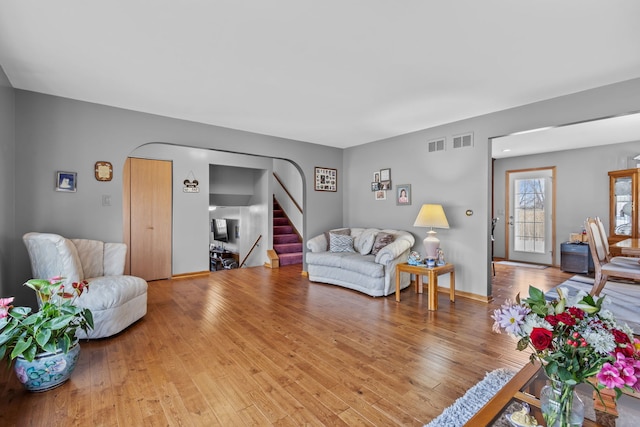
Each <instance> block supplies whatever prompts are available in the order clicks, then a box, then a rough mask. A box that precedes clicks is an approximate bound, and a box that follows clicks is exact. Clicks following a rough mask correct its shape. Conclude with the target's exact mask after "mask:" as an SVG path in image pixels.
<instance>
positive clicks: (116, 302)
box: [76, 276, 147, 311]
mask: <svg viewBox="0 0 640 427" xmlns="http://www.w3.org/2000/svg"><path fill="white" fill-rule="evenodd" d="M87 280H88V282H89V290H88V291H87V292H83V293H82V295H80V296H79V297H78V299H77V300H76V304H77V305H78V306H80V307H84V308H88V309H91V310H92V311H100V310H108V309H110V308H113V307H118V306H121V305H123V304H124V303H126V302H127V301H129V300H132V299H134V298H136V297H138V296H140V295H142V294H145V293H146V292H147V282H146V281H144V280H143V279H141V278H139V277H135V276H101V277H93V278H89V279H87Z"/></svg>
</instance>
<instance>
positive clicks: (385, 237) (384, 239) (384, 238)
mask: <svg viewBox="0 0 640 427" xmlns="http://www.w3.org/2000/svg"><path fill="white" fill-rule="evenodd" d="M395 238H396V237H395V236H394V235H393V234H389V233H378V235H377V236H376V241H375V242H373V249H371V253H372V254H373V255H375V254H377V253H378V252H380V249H382V248H384V247H385V246H387V245H388V244H389V243H391V242H393V241H394V240H395Z"/></svg>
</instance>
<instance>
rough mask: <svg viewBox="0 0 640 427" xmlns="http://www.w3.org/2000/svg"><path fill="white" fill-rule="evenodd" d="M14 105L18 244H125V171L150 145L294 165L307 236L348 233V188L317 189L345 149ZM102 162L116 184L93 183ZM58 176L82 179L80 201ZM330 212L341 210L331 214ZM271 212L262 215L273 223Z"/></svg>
mask: <svg viewBox="0 0 640 427" xmlns="http://www.w3.org/2000/svg"><path fill="white" fill-rule="evenodd" d="M15 97H16V102H15V105H16V107H15V110H16V113H15V117H16V120H15V123H16V153H15V164H16V165H17V166H16V169H15V176H16V180H17V182H20V183H21V184H20V187H21V188H24V189H28V191H20V192H17V194H16V196H15V206H16V210H17V211H19V212H21V214H20V216H18V217H17V218H16V220H15V227H14V229H15V231H16V235H18V236H21V235H22V234H23V233H25V232H27V231H48V232H54V233H59V234H62V235H65V236H69V237H84V238H94V239H100V240H106V241H122V238H123V236H122V167H123V164H124V161H125V159H126V158H127V156H129V155H130V154H131V153H132V152H133V151H134V150H135V149H136V148H137V147H140V146H142V145H144V144H148V143H151V142H162V143H170V144H176V145H184V146H189V147H196V148H209V149H216V150H221V151H227V152H236V153H250V154H252V155H258V156H266V157H276V158H285V159H289V160H291V161H292V162H294V163H296V164H297V165H298V166H299V168H300V170H301V172H302V173H303V174H304V182H305V200H304V204H305V211H306V212H307V217H306V224H305V229H306V232H307V233H308V234H311V235H314V234H317V233H320V232H322V231H324V230H326V229H328V228H332V227H339V226H341V225H342V200H343V197H342V188H340V190H339V191H338V192H337V193H325V192H322V193H320V192H314V191H313V186H312V185H313V179H312V177H313V168H314V166H318V165H323V166H329V167H335V168H337V169H338V170H339V171H342V150H341V149H337V148H331V147H325V146H320V145H316V144H308V143H303V142H299V141H292V140H287V139H283V138H276V137H271V136H267V135H259V134H254V133H249V132H242V131H237V130H232V129H226V128H220V127H216V126H210V125H203V124H198V123H193V122H187V121H183V120H175V119H170V118H166V117H160V116H154V115H151V114H145V113H139V112H134V111H129V110H123V109H118V108H112V107H107V106H102V105H97V104H91V103H86V102H80V101H74V100H70V99H65V98H59V97H55V96H49V95H43V94H39V93H34V92H27V91H21V90H16V91H15ZM99 160H106V161H110V162H111V163H112V164H113V166H114V179H113V180H112V181H110V182H98V181H96V180H95V178H94V177H93V167H94V164H95V162H96V161H99ZM57 170H63V171H75V172H77V173H78V192H77V193H59V192H55V191H54V190H53V181H54V176H55V172H56V171H57ZM206 181H207V180H206V179H204V182H206ZM201 182H202V181H201ZM102 195H110V196H111V201H112V203H111V206H108V207H103V206H102V198H101V197H102ZM327 205H332V206H334V207H335V208H334V209H333V210H332V211H331V212H327V211H326V209H325V208H324V207H325V206H327ZM267 211H268V209H262V210H261V213H262V214H265V215H271V214H270V213H269V212H267ZM205 215H206V211H205ZM207 236H208V235H205V239H206V238H207ZM269 239H270V236H269ZM207 244H208V243H205V244H204V247H206V245H207ZM13 249H14V250H15V257H16V260H15V261H16V265H17V272H18V273H17V275H18V278H19V279H20V280H24V279H26V278H28V277H29V276H30V267H29V261H28V256H27V253H26V249H25V248H24V245H22V244H19V245H15V247H14V248H13Z"/></svg>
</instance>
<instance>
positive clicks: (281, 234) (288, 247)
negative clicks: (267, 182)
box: [273, 198, 302, 265]
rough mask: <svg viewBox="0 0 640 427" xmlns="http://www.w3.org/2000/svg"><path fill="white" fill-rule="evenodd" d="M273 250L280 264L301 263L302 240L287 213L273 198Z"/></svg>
mask: <svg viewBox="0 0 640 427" xmlns="http://www.w3.org/2000/svg"><path fill="white" fill-rule="evenodd" d="M273 250H274V251H275V252H276V254H278V257H279V258H280V265H293V264H302V242H301V241H300V237H299V236H298V235H297V234H296V231H295V229H294V228H293V225H291V222H290V221H289V218H287V215H286V214H285V213H284V211H283V210H282V209H281V208H280V205H279V204H278V201H277V200H276V199H275V198H274V199H273Z"/></svg>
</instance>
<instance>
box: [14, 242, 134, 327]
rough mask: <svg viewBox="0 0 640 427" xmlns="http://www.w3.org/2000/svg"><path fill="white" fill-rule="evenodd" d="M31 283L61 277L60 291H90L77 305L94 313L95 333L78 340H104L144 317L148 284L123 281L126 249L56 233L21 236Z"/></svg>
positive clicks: (126, 277) (117, 245) (128, 278)
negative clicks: (80, 286)
mask: <svg viewBox="0 0 640 427" xmlns="http://www.w3.org/2000/svg"><path fill="white" fill-rule="evenodd" d="M22 239H23V241H24V243H25V245H26V246H27V250H28V252H29V258H30V259H31V271H32V273H33V276H34V278H36V279H50V278H52V277H55V276H61V277H64V280H63V283H64V285H65V287H67V286H69V287H70V286H71V284H72V283H73V282H79V281H81V280H87V281H88V282H89V285H90V286H89V291H88V292H84V293H83V294H82V295H80V297H78V298H77V300H76V305H78V306H80V307H84V308H88V309H90V310H91V312H92V313H93V320H94V328H93V330H90V331H89V333H88V334H86V333H85V332H84V331H81V330H78V332H77V336H78V338H104V337H108V336H111V335H114V334H117V333H118V332H120V331H122V330H123V329H125V328H126V327H128V326H129V325H131V324H132V323H134V322H135V321H137V320H138V319H140V318H142V317H143V316H144V315H145V314H146V313H147V282H146V281H145V280H143V279H141V278H139V277H134V276H125V275H124V265H125V257H126V254H127V246H126V245H125V244H124V243H104V242H101V241H98V240H87V239H66V238H64V237H62V236H59V235H57V234H49V233H27V234H25V235H24V236H23V238H22Z"/></svg>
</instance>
